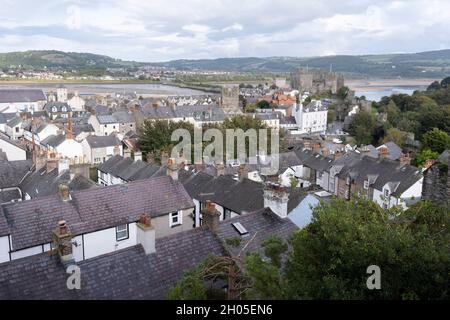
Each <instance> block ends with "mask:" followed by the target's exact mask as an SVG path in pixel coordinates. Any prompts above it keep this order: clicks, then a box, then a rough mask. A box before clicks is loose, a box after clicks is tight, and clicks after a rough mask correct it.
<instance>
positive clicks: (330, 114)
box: [327, 109, 336, 123]
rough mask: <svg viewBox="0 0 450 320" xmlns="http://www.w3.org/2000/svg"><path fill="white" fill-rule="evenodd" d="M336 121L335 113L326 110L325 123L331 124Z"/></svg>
mask: <svg viewBox="0 0 450 320" xmlns="http://www.w3.org/2000/svg"><path fill="white" fill-rule="evenodd" d="M335 119H336V112H335V111H334V110H331V109H328V113H327V123H331V122H333V121H334V120H335Z"/></svg>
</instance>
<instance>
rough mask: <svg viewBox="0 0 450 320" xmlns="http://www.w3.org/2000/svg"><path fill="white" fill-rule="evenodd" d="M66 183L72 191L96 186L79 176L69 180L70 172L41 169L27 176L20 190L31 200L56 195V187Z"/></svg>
mask: <svg viewBox="0 0 450 320" xmlns="http://www.w3.org/2000/svg"><path fill="white" fill-rule="evenodd" d="M61 183H67V184H68V186H69V189H70V190H72V191H76V190H86V189H90V188H92V187H95V186H97V185H96V184H95V182H94V181H92V180H89V179H87V178H85V177H83V176H81V175H79V174H76V175H75V176H74V177H73V179H70V171H69V170H64V171H63V172H61V173H58V169H54V170H52V171H50V172H46V168H45V167H43V168H41V169H39V170H37V171H35V172H33V173H31V174H29V175H28V176H27V177H26V178H25V179H24V180H23V182H22V183H21V184H20V189H21V190H22V192H23V193H24V194H28V195H29V196H30V197H31V198H37V197H45V196H49V195H55V194H57V193H58V186H59V185H60V184H61Z"/></svg>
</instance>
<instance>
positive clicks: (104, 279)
mask: <svg viewBox="0 0 450 320" xmlns="http://www.w3.org/2000/svg"><path fill="white" fill-rule="evenodd" d="M77 265H78V266H79V267H80V273H81V289H80V290H68V289H67V284H66V281H67V277H68V274H67V273H66V271H65V269H64V267H63V265H62V264H61V262H60V261H59V257H58V256H57V254H56V253H53V252H47V253H42V254H38V255H34V256H30V257H26V258H22V259H18V260H13V261H12V262H8V263H3V264H0V299H2V300H15V299H26V300H67V299H96V300H97V299H108V300H116V299H144V298H148V297H149V292H151V291H152V286H151V284H153V283H154V282H156V281H155V279H154V277H155V276H154V275H152V274H149V272H148V271H149V270H150V269H151V267H150V264H149V261H148V259H147V256H146V255H145V252H144V249H143V248H142V246H140V245H137V246H134V247H130V248H127V249H123V250H118V251H115V252H114V253H110V254H105V255H102V256H99V257H95V258H92V259H89V260H85V261H82V262H79V263H78V264H77Z"/></svg>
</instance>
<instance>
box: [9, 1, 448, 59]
mask: <svg viewBox="0 0 450 320" xmlns="http://www.w3.org/2000/svg"><path fill="white" fill-rule="evenodd" d="M0 5H1V8H2V9H1V10H0V52H10V51H25V50H42V49H53V50H62V51H72V52H90V53H97V54H105V55H108V56H111V57H114V58H120V59H125V60H135V61H146V62H156V61H168V60H174V59H210V58H221V57H269V56H297V57H306V56H307V57H309V56H325V55H335V54H349V55H360V54H380V53H402V52H421V51H430V50H440V49H448V48H450V37H449V36H448V32H449V30H450V1H449V0H405V1H391V0H345V1H344V0H249V1H248V0H202V1H200V0H120V1H115V0H106V1H93V0H90V1H85V0H79V1H66V0H47V1H45V0H41V1H35V0H0Z"/></svg>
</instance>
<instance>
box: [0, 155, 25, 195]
mask: <svg viewBox="0 0 450 320" xmlns="http://www.w3.org/2000/svg"><path fill="white" fill-rule="evenodd" d="M32 166H33V161H32V160H18V161H0V189H3V188H10V187H18V186H19V184H20V182H21V181H22V179H23V178H24V177H25V175H26V174H27V173H28V172H29V171H30V168H31V167H32Z"/></svg>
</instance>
